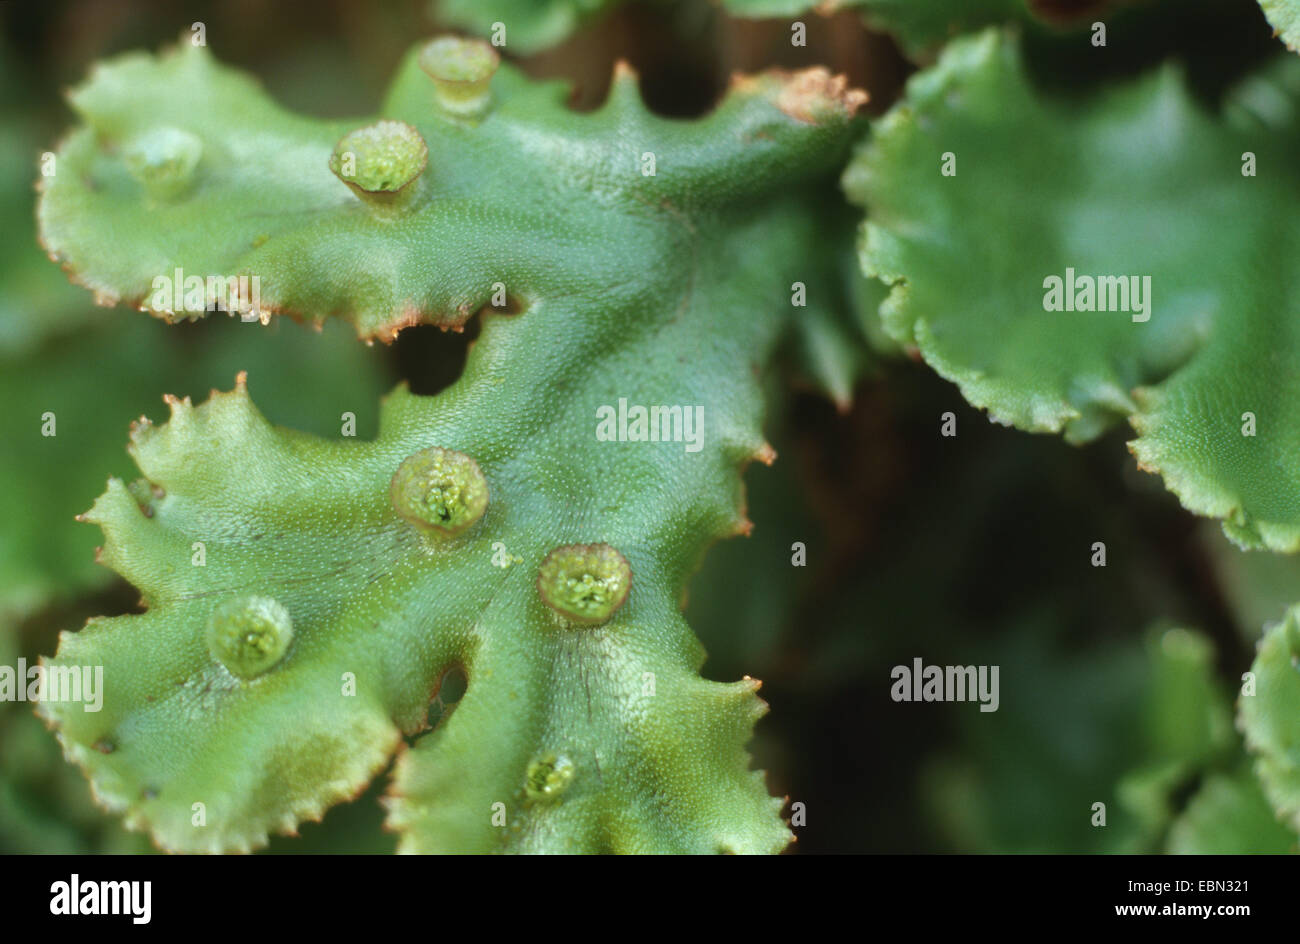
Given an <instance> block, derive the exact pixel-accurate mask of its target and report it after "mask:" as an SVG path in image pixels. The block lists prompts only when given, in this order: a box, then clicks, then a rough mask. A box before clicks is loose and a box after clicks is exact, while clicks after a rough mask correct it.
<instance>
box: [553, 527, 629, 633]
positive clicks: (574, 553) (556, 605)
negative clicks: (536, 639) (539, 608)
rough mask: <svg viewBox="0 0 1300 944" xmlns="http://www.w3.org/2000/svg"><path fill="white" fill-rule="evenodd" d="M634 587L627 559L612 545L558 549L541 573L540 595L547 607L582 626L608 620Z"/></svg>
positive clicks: (597, 624)
mask: <svg viewBox="0 0 1300 944" xmlns="http://www.w3.org/2000/svg"><path fill="white" fill-rule="evenodd" d="M631 588H632V568H631V567H630V566H629V565H628V562H627V558H626V557H624V556H623V555H622V554H620V553H619V552H618V551H616V550H614V548H612V547H610V546H609V545H608V544H568V545H565V546H564V547H557V548H556V549H555V550H553V551H551V553H549V554H547V555H546V559H545V560H544V561H542V566H541V569H540V570H539V571H538V574H537V592H538V593H540V594H541V595H542V600H543V601H544V602H545V603H546V605H547V606H549V607H550V608H551V609H553V610H555V612H557V613H559V614H560V615H561V616H563V617H564V618H565V619H567V620H569V621H570V622H574V623H578V624H579V625H582V626H599V625H600V624H601V623H604V622H606V621H608V620H609V618H610V617H611V616H613V615H614V611H615V610H617V609H618V608H619V607H620V606H622V605H623V601H624V600H626V599H627V594H628V590H630V589H631Z"/></svg>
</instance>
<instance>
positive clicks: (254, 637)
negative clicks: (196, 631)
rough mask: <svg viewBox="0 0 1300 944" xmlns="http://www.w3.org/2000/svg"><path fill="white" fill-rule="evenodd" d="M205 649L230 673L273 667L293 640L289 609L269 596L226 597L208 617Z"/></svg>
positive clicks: (248, 674) (252, 674)
mask: <svg viewBox="0 0 1300 944" xmlns="http://www.w3.org/2000/svg"><path fill="white" fill-rule="evenodd" d="M207 641H208V651H209V652H210V653H212V658H214V659H216V660H217V661H218V662H220V663H221V664H222V665H224V666H225V667H226V668H227V669H228V670H229V671H230V673H231V674H232V675H237V676H239V677H240V678H242V679H252V678H256V677H257V676H259V675H262V674H263V673H265V672H267V671H269V670H270V669H273V668H274V667H275V666H276V665H277V664H279V662H280V660H281V659H283V658H284V656H285V653H286V652H288V651H289V644H290V643H292V642H293V621H292V620H291V619H290V618H289V611H288V610H286V609H285V608H284V607H283V606H281V605H280V604H279V603H278V602H277V601H275V600H273V599H271V598H270V597H256V596H253V597H237V598H235V599H233V600H227V601H226V602H225V603H223V604H221V605H220V606H218V607H217V609H216V610H215V611H213V613H212V616H211V617H210V618H209V619H208V632H207Z"/></svg>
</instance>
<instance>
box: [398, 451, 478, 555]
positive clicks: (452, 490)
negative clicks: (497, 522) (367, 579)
mask: <svg viewBox="0 0 1300 944" xmlns="http://www.w3.org/2000/svg"><path fill="white" fill-rule="evenodd" d="M389 496H390V497H391V499H392V502H393V508H394V509H395V510H396V511H397V513H398V514H399V515H401V516H402V518H404V519H405V520H407V521H409V522H410V523H411V524H413V525H415V526H416V527H419V528H422V529H424V530H426V531H430V532H432V533H435V534H442V535H446V536H448V537H450V536H453V535H457V534H459V533H460V532H462V531H464V530H465V529H466V528H468V527H469V526H470V525H472V524H473V523H474V522H475V521H478V519H479V518H482V517H483V512H484V511H486V510H487V503H488V487H487V479H485V478H484V477H483V471H482V470H481V469H480V468H479V467H478V463H477V462H475V461H474V460H473V459H471V458H470V457H469V456H467V455H465V454H464V453H463V452H456V451H455V450H452V449H443V448H442V447H440V446H431V447H430V448H428V449H422V450H421V451H419V452H417V453H415V454H414V455H412V456H408V457H407V458H406V459H404V460H402V464H401V465H400V466H398V467H397V472H395V473H394V474H393V480H392V483H391V484H390V486H389Z"/></svg>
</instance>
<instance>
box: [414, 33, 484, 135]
mask: <svg viewBox="0 0 1300 944" xmlns="http://www.w3.org/2000/svg"><path fill="white" fill-rule="evenodd" d="M419 62H420V68H421V69H423V70H424V72H425V74H426V75H428V76H429V78H431V79H432V80H433V89H434V99H435V101H436V102H437V103H438V106H439V107H440V108H441V109H442V110H443V111H445V112H448V113H450V114H452V115H461V116H467V117H476V116H479V115H481V114H482V113H483V112H485V111H486V110H487V107H488V105H489V104H490V103H491V91H490V88H489V87H490V86H491V84H492V76H493V75H495V74H496V71H497V66H498V65H500V63H501V57H500V56H498V55H497V51H496V50H495V49H493V48H492V47H491V45H489V44H488V43H485V42H483V41H482V40H478V39H461V38H459V37H457V36H440V37H438V38H437V39H435V40H433V41H432V42H431V43H429V44H428V45H427V46H425V47H424V49H423V50H422V51H421V52H420V59H419Z"/></svg>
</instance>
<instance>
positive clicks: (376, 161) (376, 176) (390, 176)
mask: <svg viewBox="0 0 1300 944" xmlns="http://www.w3.org/2000/svg"><path fill="white" fill-rule="evenodd" d="M428 163H429V146H428V145H427V144H425V143H424V138H422V137H421V136H420V132H418V131H416V130H415V129H414V128H412V127H411V126H410V125H408V124H407V123H406V122H404V121H390V120H388V119H385V120H383V121H377V122H375V123H374V124H372V125H366V126H365V127H364V128H358V129H357V130H356V131H353V132H350V133H349V134H346V135H344V136H343V137H342V139H340V140H339V143H338V144H336V145H335V146H334V152H333V153H332V154H330V170H332V171H333V172H334V175H335V176H336V177H338V179H339V180H341V181H343V182H344V183H345V184H347V185H348V187H349V189H351V190H352V192H353V193H355V194H356V195H357V196H358V197H360V198H361V199H362V200H363V201H365V202H366V203H367V204H369V205H372V206H375V207H382V206H395V205H399V204H405V203H407V202H409V201H410V199H411V198H412V196H413V194H414V192H415V190H416V188H415V187H414V186H412V184H413V183H414V182H415V180H416V179H417V178H418V177H419V176H420V174H421V173H423V171H424V168H425V167H426V166H427V165H428Z"/></svg>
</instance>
